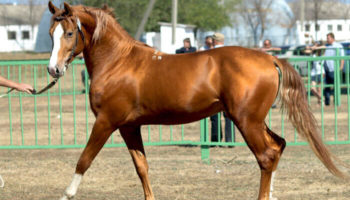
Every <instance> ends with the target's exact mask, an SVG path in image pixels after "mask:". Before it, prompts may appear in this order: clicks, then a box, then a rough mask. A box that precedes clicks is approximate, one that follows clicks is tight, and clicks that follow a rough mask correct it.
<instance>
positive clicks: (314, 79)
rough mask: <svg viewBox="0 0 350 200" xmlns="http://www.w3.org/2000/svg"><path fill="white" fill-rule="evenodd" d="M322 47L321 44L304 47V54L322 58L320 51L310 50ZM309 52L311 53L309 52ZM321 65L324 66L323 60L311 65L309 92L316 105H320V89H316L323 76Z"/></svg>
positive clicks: (316, 43)
mask: <svg viewBox="0 0 350 200" xmlns="http://www.w3.org/2000/svg"><path fill="white" fill-rule="evenodd" d="M320 46H322V44H321V42H315V44H314V46H312V47H308V46H307V47H306V50H305V53H308V52H309V53H311V54H312V56H313V57H319V56H322V52H323V50H322V49H317V50H313V51H312V50H311V49H313V48H314V49H315V48H317V47H320ZM310 50H311V51H310ZM322 65H324V60H316V61H313V62H312V63H311V72H310V75H311V92H312V94H313V95H314V96H315V97H316V98H317V104H318V105H321V99H322V97H321V87H316V86H317V85H320V84H321V79H322V78H323V75H324V69H322Z"/></svg>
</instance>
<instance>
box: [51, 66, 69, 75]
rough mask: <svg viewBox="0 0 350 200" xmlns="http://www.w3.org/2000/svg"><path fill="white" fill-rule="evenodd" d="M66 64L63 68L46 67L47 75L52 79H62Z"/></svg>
mask: <svg viewBox="0 0 350 200" xmlns="http://www.w3.org/2000/svg"><path fill="white" fill-rule="evenodd" d="M67 66H68V65H67V64H64V66H63V67H59V66H58V65H56V66H50V65H49V66H48V67H47V71H48V72H49V74H50V75H51V76H52V77H53V78H59V77H62V76H63V75H64V73H65V72H66V70H67Z"/></svg>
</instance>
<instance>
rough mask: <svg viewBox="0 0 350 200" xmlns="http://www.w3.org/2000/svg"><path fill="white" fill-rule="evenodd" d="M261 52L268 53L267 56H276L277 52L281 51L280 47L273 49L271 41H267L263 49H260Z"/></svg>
mask: <svg viewBox="0 0 350 200" xmlns="http://www.w3.org/2000/svg"><path fill="white" fill-rule="evenodd" d="M259 50H260V51H263V52H266V53H267V54H270V55H274V54H275V53H276V52H278V51H281V48H279V47H272V43H271V40H269V39H266V40H264V42H263V47H262V48H260V49H259Z"/></svg>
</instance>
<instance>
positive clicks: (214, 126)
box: [210, 33, 235, 142]
mask: <svg viewBox="0 0 350 200" xmlns="http://www.w3.org/2000/svg"><path fill="white" fill-rule="evenodd" d="M213 42H214V48H219V47H223V46H224V42H225V36H224V35H223V34H221V33H215V34H214V35H213ZM219 116H220V115H219V114H215V115H213V116H211V117H210V120H211V141H212V142H220V141H219V135H218V125H219V123H220V124H221V119H220V118H219ZM224 118H225V141H226V142H232V133H233V136H234V135H235V133H234V126H233V125H234V124H233V123H232V124H233V125H232V126H231V120H230V118H229V117H228V116H227V114H226V113H225V112H224ZM221 127H222V126H221ZM232 131H233V132H232ZM220 135H221V139H222V138H223V134H222V128H220Z"/></svg>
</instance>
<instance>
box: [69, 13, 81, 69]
mask: <svg viewBox="0 0 350 200" xmlns="http://www.w3.org/2000/svg"><path fill="white" fill-rule="evenodd" d="M78 33H79V34H80V36H81V39H82V40H83V45H84V46H85V37H84V33H83V31H82V30H81V23H80V20H79V18H78V17H77V33H76V37H75V44H74V46H73V48H72V51H71V53H70V55H69V57H68V59H67V61H69V60H70V59H72V57H73V55H74V53H75V49H76V48H77V46H78ZM66 68H68V65H67V67H66Z"/></svg>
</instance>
